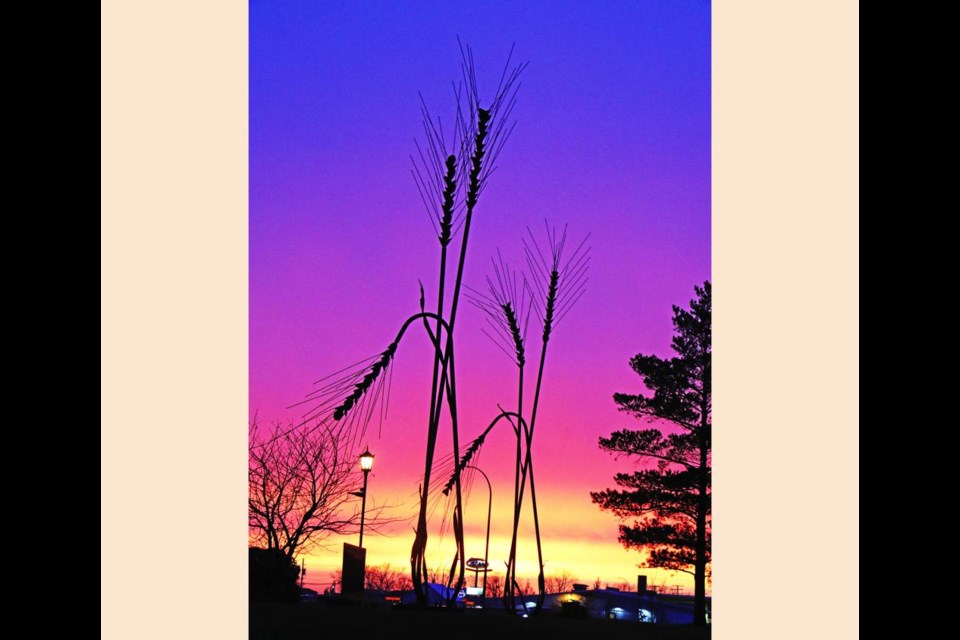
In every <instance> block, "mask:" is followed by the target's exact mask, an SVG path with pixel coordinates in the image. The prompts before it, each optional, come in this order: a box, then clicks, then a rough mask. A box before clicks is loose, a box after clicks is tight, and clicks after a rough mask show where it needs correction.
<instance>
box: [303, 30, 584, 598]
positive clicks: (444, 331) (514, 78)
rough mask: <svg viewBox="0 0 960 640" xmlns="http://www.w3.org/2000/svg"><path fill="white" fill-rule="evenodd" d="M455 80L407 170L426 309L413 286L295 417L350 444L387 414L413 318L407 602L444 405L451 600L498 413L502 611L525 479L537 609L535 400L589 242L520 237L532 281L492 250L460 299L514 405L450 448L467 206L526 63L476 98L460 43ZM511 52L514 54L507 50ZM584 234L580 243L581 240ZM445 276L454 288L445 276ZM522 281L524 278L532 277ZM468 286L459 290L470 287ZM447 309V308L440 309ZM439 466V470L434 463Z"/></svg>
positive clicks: (422, 565) (504, 132)
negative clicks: (535, 322)
mask: <svg viewBox="0 0 960 640" xmlns="http://www.w3.org/2000/svg"><path fill="white" fill-rule="evenodd" d="M460 51H461V69H462V74H463V78H462V81H461V83H460V84H459V86H456V87H455V88H454V94H455V97H456V100H457V110H456V117H455V119H454V126H453V127H452V132H451V133H450V134H449V139H447V136H445V134H444V130H443V127H442V126H441V123H440V121H439V120H436V121H434V119H433V118H432V117H431V116H430V113H429V111H428V110H427V108H426V105H425V103H424V102H423V100H422V99H421V114H422V116H423V131H424V135H425V142H424V144H422V145H421V144H419V143H417V144H416V150H417V153H416V156H414V157H413V158H412V161H413V169H412V173H413V178H414V182H415V183H416V186H417V189H418V192H419V194H420V197H421V200H422V202H423V204H424V206H425V208H426V210H427V213H428V216H429V218H430V221H431V224H432V225H433V227H434V230H435V232H436V234H437V239H438V241H439V243H440V264H439V277H438V285H437V298H436V299H437V304H436V310H435V311H428V310H427V308H426V295H425V292H424V290H423V286H422V285H421V288H420V311H419V313H415V314H413V315H411V316H410V317H409V318H408V319H407V320H406V321H405V322H404V323H403V324H402V326H401V328H400V330H399V331H398V333H397V336H396V338H395V339H394V341H393V342H391V343H390V344H389V346H388V347H387V349H386V350H384V351H383V352H382V353H380V354H377V355H375V356H373V357H371V358H368V359H366V360H362V361H360V362H358V363H356V364H354V365H353V366H351V367H347V368H345V369H343V370H341V371H339V372H337V373H335V374H332V375H331V376H328V377H327V378H324V379H322V380H319V381H317V384H319V385H321V386H319V387H318V388H317V389H316V390H315V391H314V392H313V393H311V394H310V395H308V397H307V399H306V400H304V402H303V403H301V404H305V405H308V406H309V408H308V409H307V410H306V412H305V413H304V415H303V422H302V423H301V425H302V424H305V423H306V422H307V421H313V422H315V423H316V424H317V425H318V427H320V426H324V427H329V426H330V425H332V424H336V427H337V429H338V430H339V432H341V433H343V434H344V435H345V437H347V438H349V439H350V440H351V441H359V439H360V438H362V437H363V435H364V434H365V432H366V429H367V427H368V425H369V424H370V422H371V421H372V420H374V419H375V418H377V417H378V416H379V420H380V424H381V425H382V422H383V420H384V419H385V417H386V412H387V405H388V404H389V396H390V379H391V377H392V371H393V369H392V368H391V367H390V364H391V362H392V361H393V360H394V358H395V355H396V352H397V348H398V345H399V343H400V341H401V339H402V338H403V337H404V335H405V334H406V331H407V329H408V328H409V327H410V326H411V325H412V324H413V323H414V322H417V321H419V322H421V323H422V325H423V328H424V330H425V332H426V333H427V335H428V337H429V339H430V342H431V344H432V345H433V368H432V375H431V382H430V402H429V414H428V419H427V442H426V451H425V456H424V473H423V479H422V483H421V486H420V506H419V512H418V517H417V525H416V529H415V535H414V541H413V545H412V547H411V552H410V568H411V577H412V580H413V585H414V589H415V591H416V594H417V599H418V601H419V602H420V603H421V604H425V603H426V598H427V593H426V588H425V583H426V581H427V576H428V572H427V561H426V551H427V541H428V521H429V513H430V510H429V503H430V500H431V495H432V494H434V493H435V492H433V491H431V481H432V475H433V473H434V470H435V457H436V447H437V437H438V434H439V429H440V422H441V418H442V416H443V414H444V411H446V413H447V415H448V416H449V419H450V426H451V439H452V454H451V456H450V464H451V467H450V469H451V475H450V478H449V480H448V481H447V482H446V484H445V485H444V486H443V489H442V493H443V494H444V495H450V494H452V495H453V513H452V528H453V533H454V538H455V542H456V551H455V553H454V558H453V562H452V563H451V565H450V571H449V575H448V578H447V585H448V586H451V587H453V590H452V594H453V595H451V596H450V601H451V603H452V601H453V599H454V598H455V594H456V592H457V591H458V590H459V589H460V587H461V586H462V585H463V584H464V581H465V570H466V567H465V561H466V554H465V549H464V521H463V489H462V482H461V475H462V473H463V471H464V469H465V468H466V467H467V465H468V463H469V462H470V461H471V459H473V458H474V457H475V456H476V455H477V454H478V452H479V449H480V447H481V446H482V445H483V443H484V440H485V438H486V436H487V434H489V432H490V430H491V429H493V427H494V426H495V425H497V424H499V423H501V422H507V423H509V424H510V425H511V426H512V427H513V431H514V435H515V437H516V447H515V464H514V517H513V530H512V536H511V548H510V555H509V558H508V561H507V580H506V586H507V590H506V596H507V599H508V604H509V606H510V609H511V610H512V609H514V608H515V604H516V599H515V598H516V594H517V592H518V591H519V589H518V587H517V579H516V553H517V535H518V530H519V524H520V516H521V511H522V506H523V498H524V493H525V490H526V484H527V479H528V477H529V483H530V502H531V507H532V509H533V518H534V530H535V535H536V543H537V557H538V562H539V567H540V572H539V576H538V587H539V597H538V601H537V610H538V611H539V608H540V606H542V603H543V593H544V575H543V551H542V547H541V540H540V521H539V514H538V511H537V498H536V485H535V481H534V474H533V455H532V447H533V435H534V430H535V427H536V420H537V415H538V410H539V406H540V392H541V389H542V383H543V374H544V363H545V361H546V352H547V345H548V343H549V340H550V336H551V333H552V331H553V330H554V329H555V327H556V325H557V324H558V323H559V322H560V320H561V319H562V318H563V316H564V315H565V314H566V313H567V312H568V311H569V309H570V307H572V305H573V304H574V303H575V302H576V301H577V299H579V297H580V295H581V294H582V292H583V289H584V285H585V283H586V271H587V264H588V262H589V258H588V255H587V254H588V250H586V249H584V243H581V244H580V246H579V247H577V249H576V250H575V251H574V252H573V255H572V256H571V257H570V258H568V259H566V260H565V261H564V260H563V257H562V256H563V253H564V246H565V244H566V240H567V234H566V231H565V230H564V232H563V233H562V234H561V235H560V236H559V237H558V235H557V233H556V231H553V230H550V229H549V228H548V229H547V244H546V247H547V248H546V255H547V256H548V257H545V254H544V251H541V248H540V246H539V245H538V244H537V242H536V240H535V239H534V238H533V235H532V234H529V235H530V238H529V242H528V241H527V240H525V241H524V249H525V254H526V262H527V266H528V268H529V270H530V272H531V276H532V277H531V279H529V280H528V279H527V278H526V277H525V276H521V275H519V274H517V273H516V272H514V271H512V270H511V269H510V268H509V266H508V265H507V263H506V262H505V261H504V260H503V258H502V256H500V255H499V254H498V259H497V260H495V261H494V263H493V271H494V275H493V277H492V278H489V277H488V278H487V289H488V291H487V292H486V293H480V292H477V291H475V290H471V293H468V294H467V297H468V298H470V299H471V301H472V302H474V303H475V304H476V305H477V306H478V307H479V308H480V309H482V310H483V311H484V312H485V313H486V314H487V321H488V323H489V324H490V327H491V328H492V329H493V331H492V332H490V333H487V332H485V333H487V335H488V336H489V337H491V339H493V341H494V342H495V343H496V344H497V346H498V347H500V348H501V349H502V350H503V351H504V352H505V353H507V355H508V356H510V358H511V360H513V362H514V363H515V365H516V366H517V406H516V410H515V411H507V410H505V409H503V408H502V407H501V408H500V413H499V414H498V415H497V416H496V417H495V418H494V419H493V421H492V422H491V423H490V424H489V425H488V426H487V427H486V429H485V430H484V431H483V432H482V433H481V434H480V436H479V437H477V438H475V439H474V440H473V441H472V442H471V443H470V444H469V445H468V446H467V447H466V448H465V449H463V450H461V447H460V432H459V428H460V424H459V414H458V406H457V380H456V362H455V357H454V332H455V325H456V318H457V313H458V310H459V303H460V296H461V292H462V289H463V287H464V284H463V283H464V271H465V265H466V256H467V249H468V247H469V241H470V230H471V228H472V223H473V217H474V212H475V209H476V206H477V203H478V201H479V197H480V194H481V193H483V190H484V187H485V185H486V183H487V179H488V178H489V176H490V175H491V173H492V172H493V170H494V169H495V161H496V158H497V156H498V155H499V153H500V151H501V149H502V148H503V145H504V144H505V142H506V141H507V139H508V138H509V137H510V134H511V132H512V130H513V124H512V123H510V117H511V114H512V111H513V108H514V105H515V103H516V92H517V90H518V88H519V77H520V74H521V73H522V71H523V69H524V68H525V66H526V65H525V64H521V65H518V66H515V67H512V68H511V67H510V57H508V60H507V64H506V65H505V67H504V71H503V74H502V75H501V78H500V82H499V86H498V88H497V91H496V93H495V94H494V97H493V99H492V100H491V101H490V103H489V105H486V106H481V102H480V97H479V91H478V89H477V82H476V74H475V71H474V64H473V53H472V51H471V50H470V48H469V47H466V48H465V47H462V46H461V50H460ZM511 57H512V51H511ZM457 233H460V234H461V238H460V246H459V252H458V254H457V256H456V270H455V271H454V272H453V274H448V271H449V269H450V264H451V261H452V259H451V249H450V243H451V242H452V240H453V238H454V237H455V236H456V235H457ZM584 242H585V241H584ZM450 276H452V277H453V285H452V291H450V287H449V286H448V277H450ZM531 283H532V284H531ZM468 289H469V288H468ZM534 298H537V299H538V300H539V301H542V305H543V306H542V310H541V307H540V306H538V305H534V304H533V301H534ZM447 309H449V311H447ZM531 309H533V310H534V311H535V312H536V315H537V316H538V319H539V321H540V323H541V326H542V328H543V332H542V335H541V340H542V343H541V350H540V361H539V363H538V368H537V379H536V385H535V388H534V393H533V401H532V407H531V413H530V417H529V420H528V419H526V418H525V416H524V385H525V378H524V373H525V364H526V330H527V325H528V323H529V319H530V316H531V314H530V310H531ZM442 471H443V469H441V472H442Z"/></svg>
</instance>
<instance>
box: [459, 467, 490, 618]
mask: <svg viewBox="0 0 960 640" xmlns="http://www.w3.org/2000/svg"><path fill="white" fill-rule="evenodd" d="M464 468H466V469H473V470H474V471H478V472H479V473H480V475H482V476H483V479H484V480H486V481H487V541H486V544H485V546H484V548H483V595H482V596H481V599H482V601H483V605H484V607H486V604H487V572H488V571H489V566H490V565H489V562H488V561H489V555H490V513H491V512H492V511H493V486H492V485H491V484H490V478H488V477H487V474H485V473H484V472H483V471H482V470H481V469H479V468H478V467H474V466H473V465H467V466H466V467H464ZM477 578H478V576H477V574H474V575H473V586H474V587H476V586H477Z"/></svg>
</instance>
